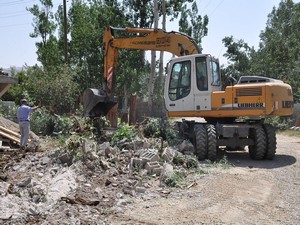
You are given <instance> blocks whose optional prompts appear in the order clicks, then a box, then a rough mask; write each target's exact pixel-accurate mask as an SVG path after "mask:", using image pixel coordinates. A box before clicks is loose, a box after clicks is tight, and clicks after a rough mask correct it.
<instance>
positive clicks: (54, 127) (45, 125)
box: [30, 108, 73, 135]
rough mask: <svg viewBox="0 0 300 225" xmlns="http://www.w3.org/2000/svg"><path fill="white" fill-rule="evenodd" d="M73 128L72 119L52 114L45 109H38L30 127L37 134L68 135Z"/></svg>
mask: <svg viewBox="0 0 300 225" xmlns="http://www.w3.org/2000/svg"><path fill="white" fill-rule="evenodd" d="M72 126H73V122H72V120H71V119H70V117H67V116H59V115H55V114H50V113H49V112H47V111H46V109H45V108H41V109H38V110H37V111H35V112H34V113H33V114H32V116H31V122H30V127H31V130H32V131H33V132H34V133H36V134H41V135H52V134H53V133H59V134H68V133H69V131H70V129H71V128H72Z"/></svg>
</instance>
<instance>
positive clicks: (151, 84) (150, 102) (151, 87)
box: [148, 0, 158, 116]
mask: <svg viewBox="0 0 300 225" xmlns="http://www.w3.org/2000/svg"><path fill="white" fill-rule="evenodd" d="M153 14H154V29H157V28H158V9H157V0H154V9H153ZM155 76H156V51H151V74H150V80H149V89H148V91H149V100H148V108H149V112H150V114H152V108H153V99H154V83H155ZM150 116H152V115H150Z"/></svg>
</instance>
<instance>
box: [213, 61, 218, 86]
mask: <svg viewBox="0 0 300 225" xmlns="http://www.w3.org/2000/svg"><path fill="white" fill-rule="evenodd" d="M211 74H212V83H211V85H213V86H220V73H219V65H218V64H217V63H216V62H214V61H211Z"/></svg>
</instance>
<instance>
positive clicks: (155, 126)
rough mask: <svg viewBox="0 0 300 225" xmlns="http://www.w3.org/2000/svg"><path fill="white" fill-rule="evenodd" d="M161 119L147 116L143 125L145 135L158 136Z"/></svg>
mask: <svg viewBox="0 0 300 225" xmlns="http://www.w3.org/2000/svg"><path fill="white" fill-rule="evenodd" d="M161 128H162V126H161V120H160V119H159V118H149V119H148V121H147V123H146V125H145V126H144V135H145V137H160V130H161Z"/></svg>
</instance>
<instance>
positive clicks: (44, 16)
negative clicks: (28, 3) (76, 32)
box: [27, 0, 62, 69]
mask: <svg viewBox="0 0 300 225" xmlns="http://www.w3.org/2000/svg"><path fill="white" fill-rule="evenodd" d="M40 3H41V7H39V5H37V4H35V5H33V6H32V7H31V8H27V10H28V11H29V12H30V13H31V14H32V15H33V16H34V19H33V27H34V31H33V33H30V37H32V38H37V37H40V38H41V41H40V42H36V46H37V55H38V60H39V61H40V62H41V63H42V65H43V66H44V67H45V69H49V67H51V66H57V65H59V64H60V63H61V60H62V58H61V52H60V49H59V48H58V46H57V39H56V37H55V35H54V32H55V30H56V24H55V22H54V15H53V12H52V11H51V10H52V8H53V4H52V0H40Z"/></svg>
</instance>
